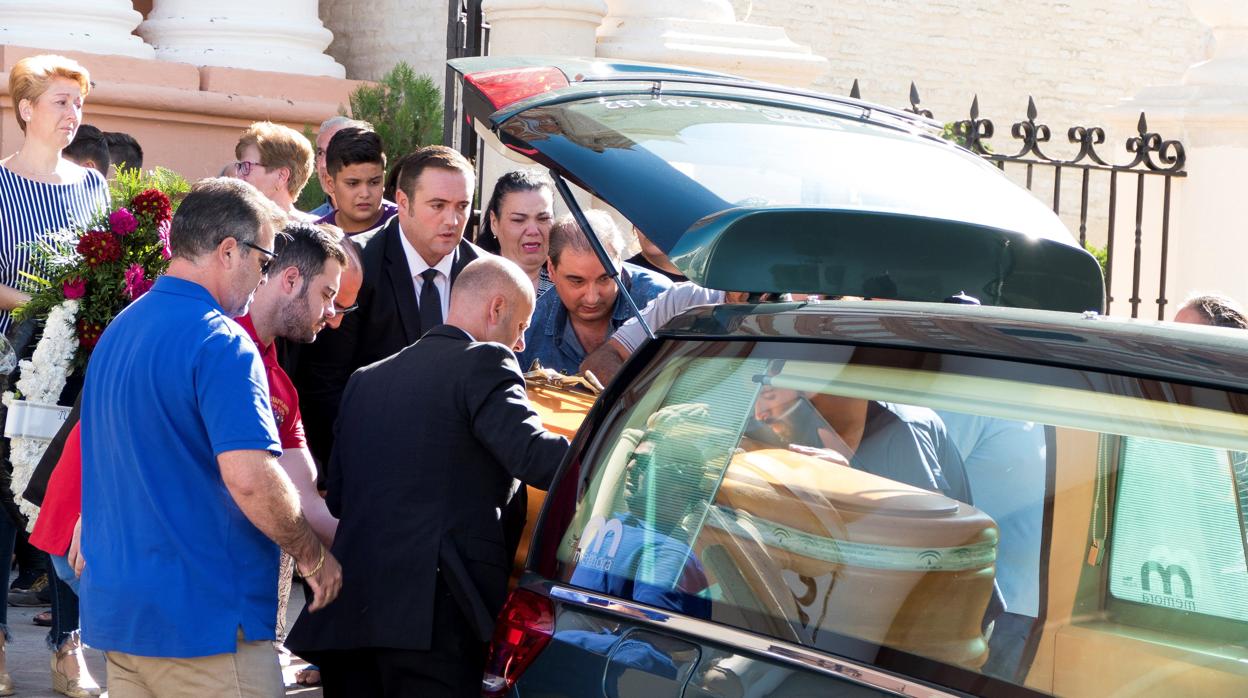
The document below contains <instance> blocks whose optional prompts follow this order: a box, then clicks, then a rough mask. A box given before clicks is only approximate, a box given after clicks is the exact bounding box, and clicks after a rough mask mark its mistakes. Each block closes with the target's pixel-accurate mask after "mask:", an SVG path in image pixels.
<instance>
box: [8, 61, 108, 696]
mask: <svg viewBox="0 0 1248 698" xmlns="http://www.w3.org/2000/svg"><path fill="white" fill-rule="evenodd" d="M90 89H91V81H90V77H89V75H88V73H87V70H86V69H85V68H83V67H82V66H81V65H79V64H78V63H77V62H75V61H72V60H70V59H68V58H64V57H61V56H53V55H41V56H31V57H29V58H24V59H22V60H20V61H18V62H17V64H16V65H14V66H13V69H12V70H11V71H10V72H9V95H10V96H11V98H12V100H13V105H14V111H15V112H16V114H17V123H18V126H19V127H20V128H21V129H22V132H23V133H24V134H25V139H24V140H23V142H22V146H21V148H19V149H18V151H17V152H16V153H14V154H12V155H10V156H9V157H7V158H4V159H3V160H0V332H7V331H8V329H9V325H10V324H11V322H12V318H11V315H10V313H11V311H12V310H13V309H14V308H16V307H18V306H19V305H21V304H22V303H25V302H26V301H27V300H29V296H28V295H27V294H25V293H23V292H22V291H21V290H19V288H18V285H19V284H20V283H21V280H22V272H26V273H34V274H36V275H37V274H38V270H35V269H32V268H31V250H30V247H31V245H30V243H32V242H36V241H38V240H40V239H42V238H43V237H45V236H46V235H47V234H48V233H50V232H52V231H56V230H59V229H62V228H82V227H83V226H85V225H86V224H87V223H88V222H90V221H91V220H92V219H93V218H94V217H95V216H96V215H97V214H99V213H100V212H101V211H102V210H103V209H104V208H105V207H106V206H107V205H108V183H107V182H106V181H105V180H104V178H103V177H102V176H101V175H100V173H99V172H96V171H95V170H90V169H85V168H82V167H79V166H78V165H75V164H74V163H72V162H70V161H69V160H66V159H65V158H64V157H62V156H61V151H62V150H63V149H64V148H65V147H66V146H68V145H69V144H70V142H71V141H72V140H73V139H74V134H75V133H77V131H78V126H79V125H80V124H81V123H82V102H83V100H84V99H85V98H86V96H87V93H88V92H89V91H90ZM6 479H7V478H6ZM4 490H5V492H4V493H3V494H4V495H5V496H6V497H7V496H9V492H8V491H7V490H8V484H7V482H6V483H4ZM15 534H16V524H15V522H14V521H12V520H11V515H7V516H6V515H5V513H4V512H0V560H8V559H10V557H11V556H12V554H13V541H14V536H15ZM8 588H9V587H8V584H0V630H3V634H2V635H0V695H12V694H13V680H12V678H11V677H10V675H9V673H8V672H7V671H6V668H7V667H6V665H5V664H4V654H3V646H4V645H3V640H6V639H7V638H8V634H9V633H8V626H7V621H8V617H7V615H8V614H7V608H8V603H7V599H6V598H3V597H6V596H7V594H8ZM67 610H68V609H67ZM66 615H68V614H66ZM55 641H56V643H57V645H58V650H57V653H56V655H55V656H54V658H53V660H52V678H53V688H55V689H56V690H58V691H59V692H61V693H64V694H65V695H70V696H88V695H92V694H96V695H98V692H99V691H98V689H95V690H94V691H91V690H89V689H86V688H84V687H83V686H82V685H80V680H79V676H80V663H79V661H78V659H79V656H78V649H77V648H78V645H77V638H76V636H75V635H74V634H72V633H62V634H61V636H60V637H57V638H55ZM82 681H83V682H84V683H85V682H87V681H89V680H88V678H87V677H86V676H83V677H82ZM91 683H93V682H91Z"/></svg>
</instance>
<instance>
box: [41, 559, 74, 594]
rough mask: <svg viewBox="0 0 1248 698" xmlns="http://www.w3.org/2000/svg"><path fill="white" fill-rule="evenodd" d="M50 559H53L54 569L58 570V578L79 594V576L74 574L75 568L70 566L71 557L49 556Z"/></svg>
mask: <svg viewBox="0 0 1248 698" xmlns="http://www.w3.org/2000/svg"><path fill="white" fill-rule="evenodd" d="M48 557H50V558H52V568H53V569H55V570H56V576H57V577H60V579H61V581H62V582H65V584H66V585H68V586H69V588H70V589H71V590H73V592H74V593H75V594H77V593H78V575H76V574H74V567H73V565H70V564H69V556H67V555H52V554H49V555H48Z"/></svg>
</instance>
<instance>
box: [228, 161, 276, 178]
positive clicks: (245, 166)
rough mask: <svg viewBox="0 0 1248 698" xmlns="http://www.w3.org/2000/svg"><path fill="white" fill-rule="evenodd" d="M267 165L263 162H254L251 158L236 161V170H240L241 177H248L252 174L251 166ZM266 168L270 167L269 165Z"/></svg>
mask: <svg viewBox="0 0 1248 698" xmlns="http://www.w3.org/2000/svg"><path fill="white" fill-rule="evenodd" d="M253 167H265V165H264V163H263V162H252V161H250V160H239V161H237V162H235V163H234V171H235V172H238V176H239V177H246V176H248V175H250V174H251V168H253ZM265 169H268V168H267V167H266V168H265Z"/></svg>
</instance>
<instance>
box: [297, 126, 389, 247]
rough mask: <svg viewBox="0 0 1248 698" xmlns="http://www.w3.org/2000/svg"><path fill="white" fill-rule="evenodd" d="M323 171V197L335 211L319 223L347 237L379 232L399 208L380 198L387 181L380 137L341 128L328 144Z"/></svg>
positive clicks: (372, 133)
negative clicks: (325, 174) (325, 175)
mask: <svg viewBox="0 0 1248 698" xmlns="http://www.w3.org/2000/svg"><path fill="white" fill-rule="evenodd" d="M325 170H326V172H328V174H329V178H328V183H329V189H328V191H326V192H325V193H326V194H329V196H330V198H332V199H333V200H334V205H335V208H334V210H333V211H330V212H329V214H327V215H326V216H325V217H323V218H321V219H320V220H319V221H317V222H318V223H330V224H332V225H336V226H338V227H339V228H342V232H344V233H346V234H347V235H359V234H361V233H367V232H371V231H373V230H378V229H380V228H382V227H383V226H385V224H386V223H387V222H388V221H389V220H390V218H391V216H393V215H394V214H395V213H397V212H398V210H399V209H398V207H397V206H395V205H394V204H392V203H390V202H389V201H386V200H385V199H383V198H382V196H381V191H382V188H383V187H384V182H385V177H386V154H385V153H384V152H382V149H381V137H380V136H378V135H377V134H376V133H374V132H373V131H366V130H364V129H359V128H344V129H342V130H341V131H339V132H338V133H335V134H334V137H333V138H331V139H330V141H329V147H328V148H326V150H325Z"/></svg>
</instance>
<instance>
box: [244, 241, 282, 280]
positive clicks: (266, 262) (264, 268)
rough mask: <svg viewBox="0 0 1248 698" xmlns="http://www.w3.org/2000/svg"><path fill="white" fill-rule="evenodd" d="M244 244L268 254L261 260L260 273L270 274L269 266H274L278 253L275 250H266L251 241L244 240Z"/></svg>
mask: <svg viewBox="0 0 1248 698" xmlns="http://www.w3.org/2000/svg"><path fill="white" fill-rule="evenodd" d="M243 244H244V245H246V246H247V247H250V248H251V249H253V250H255V251H257V252H259V253H261V254H263V255H267V256H266V257H265V258H264V259H262V260H260V273H261V274H268V273H269V268H270V267H272V266H273V262H274V261H275V260H276V259H277V253H276V252H274V251H273V250H266V249H264V248H263V247H261V246H259V245H253V244H251V243H250V242H244V243H243Z"/></svg>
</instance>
